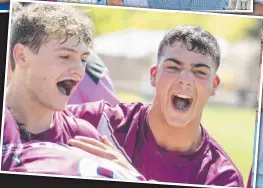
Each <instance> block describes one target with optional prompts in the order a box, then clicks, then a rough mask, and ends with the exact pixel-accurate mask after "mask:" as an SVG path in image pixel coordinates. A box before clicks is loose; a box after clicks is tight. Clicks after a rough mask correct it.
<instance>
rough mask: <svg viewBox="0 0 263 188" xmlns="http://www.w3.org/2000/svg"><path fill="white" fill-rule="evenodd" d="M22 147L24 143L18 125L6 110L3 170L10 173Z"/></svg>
mask: <svg viewBox="0 0 263 188" xmlns="http://www.w3.org/2000/svg"><path fill="white" fill-rule="evenodd" d="M21 147H22V141H21V138H20V133H19V129H18V127H17V124H16V122H15V120H14V118H13V116H12V115H11V113H10V111H9V110H8V109H7V108H5V115H4V129H3V140H2V153H1V154H2V156H1V157H2V163H1V170H4V171H8V170H9V169H10V167H11V166H12V164H13V163H14V162H15V160H13V158H14V154H15V153H17V152H19V151H20V150H21Z"/></svg>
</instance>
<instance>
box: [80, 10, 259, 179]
mask: <svg viewBox="0 0 263 188" xmlns="http://www.w3.org/2000/svg"><path fill="white" fill-rule="evenodd" d="M80 8H81V9H83V10H84V11H89V12H88V13H87V14H88V15H90V17H91V18H92V20H93V22H94V24H95V38H94V41H95V42H94V44H95V46H94V49H95V50H96V51H97V52H98V54H99V55H100V57H101V58H102V59H103V60H104V63H105V64H106V66H107V67H108V69H109V72H110V76H111V78H112V81H113V85H114V87H115V89H116V92H117V95H118V97H119V99H120V100H122V101H123V102H138V101H141V102H144V103H150V102H151V101H152V99H153V96H154V88H152V86H151V85H150V66H151V65H152V64H154V63H156V59H157V49H158V45H159V42H160V41H161V39H162V37H163V36H164V34H165V33H166V32H167V30H169V29H171V28H173V27H175V26H177V25H185V24H193V25H199V26H201V27H203V28H204V29H206V30H208V31H209V32H211V33H212V34H213V35H214V36H216V38H217V39H218V41H219V44H220V47H221V51H222V61H221V65H220V67H219V70H218V74H219V76H220V77H221V85H220V87H219V89H218V91H217V94H216V96H215V97H212V98H211V100H210V101H209V104H208V105H207V107H206V108H205V111H204V113H203V119H202V123H203V126H204V127H205V128H206V129H207V130H208V132H209V133H210V134H211V136H212V137H214V138H215V139H216V140H217V141H218V142H219V143H220V145H221V146H222V147H223V148H224V150H225V151H226V152H227V153H228V154H229V155H230V157H231V158H232V160H233V161H234V163H235V164H236V165H237V167H238V168H239V170H240V171H241V173H242V175H243V178H244V183H245V184H246V183H247V180H248V175H249V172H250V169H251V165H252V155H253V145H254V131H255V118H256V105H257V86H258V76H259V61H260V33H261V21H260V20H259V19H255V18H249V17H246V18H245V17H237V16H229V15H228V16H226V15H215V14H214V15H201V14H190V13H189V14H186V13H172V12H161V11H158V12H157V11H147V10H131V9H120V8H107V7H80Z"/></svg>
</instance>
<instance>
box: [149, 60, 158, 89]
mask: <svg viewBox="0 0 263 188" xmlns="http://www.w3.org/2000/svg"><path fill="white" fill-rule="evenodd" d="M150 73H151V85H152V86H153V87H156V76H157V65H153V66H152V67H151V72H150Z"/></svg>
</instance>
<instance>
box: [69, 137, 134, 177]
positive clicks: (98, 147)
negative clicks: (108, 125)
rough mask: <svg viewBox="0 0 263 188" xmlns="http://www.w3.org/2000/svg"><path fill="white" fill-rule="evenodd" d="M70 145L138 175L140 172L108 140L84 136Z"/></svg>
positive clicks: (73, 140) (76, 138)
mask: <svg viewBox="0 0 263 188" xmlns="http://www.w3.org/2000/svg"><path fill="white" fill-rule="evenodd" d="M68 144H70V145H71V146H74V147H77V148H80V149H82V150H84V151H87V152H89V153H91V154H93V155H96V156H98V157H102V158H105V159H109V160H111V161H113V162H115V163H117V164H119V165H121V166H123V167H125V168H126V169H127V170H130V171H133V172H135V173H138V171H137V170H136V169H135V168H134V167H133V166H132V165H131V164H130V163H129V161H128V160H127V159H126V158H125V157H124V156H123V155H122V154H121V153H120V152H119V151H118V150H117V149H116V148H115V147H114V146H113V144H112V143H111V142H110V141H109V140H108V139H107V137H105V136H103V137H102V142H100V141H98V140H95V139H93V138H88V137H84V136H76V137H75V138H74V139H70V140H69V141H68Z"/></svg>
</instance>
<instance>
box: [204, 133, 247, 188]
mask: <svg viewBox="0 0 263 188" xmlns="http://www.w3.org/2000/svg"><path fill="white" fill-rule="evenodd" d="M207 136H208V144H209V154H210V155H211V156H210V159H211V162H212V164H211V167H210V170H209V171H210V173H209V175H208V177H207V181H208V182H207V183H208V184H210V185H221V186H237V187H243V186H244V184H243V177H242V175H241V173H240V172H239V170H238V169H237V167H236V165H235V164H234V162H233V161H232V160H231V158H230V157H229V156H228V154H227V153H226V152H225V151H224V150H223V148H222V147H221V146H220V145H219V144H218V143H217V142H216V141H215V140H214V139H213V138H212V137H211V136H209V135H208V133H207Z"/></svg>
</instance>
